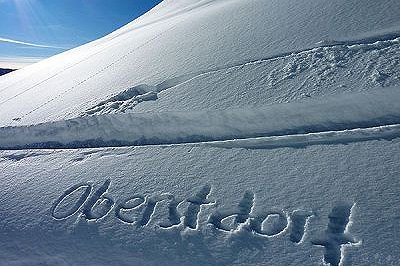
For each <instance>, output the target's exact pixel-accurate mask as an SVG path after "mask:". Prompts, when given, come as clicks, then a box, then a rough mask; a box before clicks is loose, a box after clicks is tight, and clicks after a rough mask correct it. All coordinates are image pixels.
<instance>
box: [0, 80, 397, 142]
mask: <svg viewBox="0 0 400 266" xmlns="http://www.w3.org/2000/svg"><path fill="white" fill-rule="evenodd" d="M399 100H400V91H399V89H398V88H391V89H382V90H381V91H377V92H374V93H368V94H366V93H358V94H344V95H339V96H334V97H327V98H323V99H310V100H308V101H303V102H297V103H290V104H278V105H271V106H266V107H264V108H260V109H237V110H234V109H231V110H224V111H199V112H160V113H132V114H122V115H100V116H87V117H81V118H76V119H71V120H65V121H57V122H49V123H43V124H39V125H33V126H22V127H5V128H0V147H1V148H2V149H18V148H57V147H66V148H77V147H102V146H124V145H151V144H170V143H190V142H204V141H215V140H229V139H243V138H251V137H267V136H282V135H288V134H301V133H315V132H324V131H337V130H348V129H355V128H367V127H376V126H383V125H389V124H400V105H399V104H398V102H399Z"/></svg>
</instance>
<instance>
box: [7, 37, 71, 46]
mask: <svg viewBox="0 0 400 266" xmlns="http://www.w3.org/2000/svg"><path fill="white" fill-rule="evenodd" d="M0 42H6V43H13V44H20V45H25V46H31V47H37V48H51V49H65V48H63V47H59V46H52V45H43V44H36V43H30V42H23V41H18V40H12V39H7V38H2V37H0Z"/></svg>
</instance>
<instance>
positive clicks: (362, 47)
mask: <svg viewBox="0 0 400 266" xmlns="http://www.w3.org/2000/svg"><path fill="white" fill-rule="evenodd" d="M177 26H179V23H177V24H174V25H173V26H172V27H170V28H168V29H166V30H165V31H163V32H161V33H159V34H157V35H155V36H154V37H153V38H151V39H149V40H148V41H146V42H145V43H143V44H142V45H140V46H138V47H135V48H134V49H132V50H130V51H129V52H128V53H126V54H124V55H123V56H121V57H120V58H118V59H116V60H115V61H113V62H111V63H110V64H108V65H107V66H105V67H104V68H102V69H100V70H99V71H97V72H96V73H94V74H92V75H90V76H89V77H87V78H85V79H83V80H81V81H79V82H77V83H76V84H75V85H73V86H72V87H70V88H68V89H65V90H64V91H62V92H61V93H59V94H57V95H56V96H54V97H52V98H50V99H48V100H47V101H46V102H44V103H42V104H40V105H39V106H37V107H35V108H33V109H32V110H30V111H28V112H26V113H25V114H23V115H21V116H20V117H18V118H14V119H13V121H20V120H22V119H23V118H25V117H27V116H29V115H30V114H32V113H34V112H36V111H38V110H40V109H41V108H43V107H45V106H46V105H48V104H50V103H51V102H53V101H54V100H56V99H59V98H60V97H62V96H63V95H64V94H66V93H68V92H70V91H71V90H74V89H77V88H78V87H80V86H81V85H82V84H84V83H86V82H88V81H89V80H91V79H93V78H95V77H96V76H98V75H99V74H101V73H103V72H104V71H106V70H107V69H109V68H110V67H111V66H113V65H115V64H117V63H118V62H120V61H122V60H124V59H125V58H127V57H128V56H129V55H130V54H132V53H134V52H136V51H137V50H139V49H141V48H143V47H145V46H146V45H147V44H149V43H151V42H153V41H155V40H156V39H158V38H159V37H161V36H162V35H164V34H165V33H166V32H168V31H171V30H172V29H174V28H176V27H177ZM399 43H400V35H399V33H388V34H384V35H377V36H372V37H368V38H364V39H358V40H350V41H322V42H320V43H318V44H317V45H316V46H313V47H311V48H307V49H300V50H296V51H290V52H284V53H280V54H276V55H273V56H267V57H264V58H256V59H248V60H244V61H242V62H237V63H234V64H229V65H224V66H218V67H214V68H211V69H206V70H202V71H198V72H195V73H189V74H185V75H181V76H178V77H174V78H172V79H168V80H165V81H163V82H161V83H159V84H157V85H155V86H151V85H147V84H139V85H137V86H134V87H132V88H129V89H127V90H125V91H123V92H121V93H119V94H117V95H114V96H109V98H108V99H106V100H103V101H102V102H100V103H99V104H97V105H95V106H93V107H91V108H89V109H87V110H86V111H84V112H83V113H82V114H81V116H84V115H94V114H104V113H117V112H125V111H126V110H129V109H132V108H133V107H134V106H136V105H137V104H139V103H140V102H142V101H148V100H156V99H157V95H158V93H160V92H162V91H165V90H167V89H171V88H173V87H176V86H179V85H181V84H184V83H186V82H189V81H191V80H193V79H195V78H198V77H200V76H206V75H210V74H212V73H216V72H219V71H222V70H230V69H234V68H239V67H243V66H247V65H254V64H261V63H269V62H273V61H276V60H282V59H286V58H290V57H296V56H299V55H302V54H310V53H318V52H320V49H332V50H334V51H335V50H343V49H344V50H351V51H370V50H382V49H385V48H388V47H390V46H392V45H398V44H399ZM100 52H102V51H99V52H97V53H95V54H92V55H90V56H88V57H87V58H84V59H83V60H81V61H79V62H77V63H75V64H73V65H71V66H69V67H67V68H66V69H63V70H61V71H60V72H58V73H56V74H54V75H52V76H50V77H48V78H46V79H45V80H43V81H40V82H38V83H36V84H34V85H33V86H31V87H29V88H28V89H26V90H24V91H22V92H20V93H18V94H17V95H14V96H12V97H10V98H8V99H6V100H4V101H2V102H0V106H1V105H3V104H5V103H6V102H8V101H10V100H12V99H14V98H16V97H18V96H20V95H22V94H23V93H25V92H27V91H29V90H31V89H33V88H35V87H37V86H39V85H42V84H43V83H45V82H46V81H48V80H50V79H52V78H54V77H57V76H58V75H59V74H61V73H62V72H64V71H66V70H68V69H71V68H73V67H74V66H76V65H78V64H80V63H82V62H85V61H87V60H88V59H90V58H91V57H92V56H94V55H96V54H98V53H100ZM289 75H290V74H289ZM377 78H378V79H379V77H377ZM143 86H146V87H147V89H146V90H145V91H142V92H141V93H139V94H136V95H132V97H128V98H122V99H121V95H126V93H127V92H128V93H129V92H130V91H132V90H137V89H140V88H142V87H143ZM148 94H150V95H151V96H150V97H148ZM11 123H12V122H11ZM10 125H11V124H10Z"/></svg>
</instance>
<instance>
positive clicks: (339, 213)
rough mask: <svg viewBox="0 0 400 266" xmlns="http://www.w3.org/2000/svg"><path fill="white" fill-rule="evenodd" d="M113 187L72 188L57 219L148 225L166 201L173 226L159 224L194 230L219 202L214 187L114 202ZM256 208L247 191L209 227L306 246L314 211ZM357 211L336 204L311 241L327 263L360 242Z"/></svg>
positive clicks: (56, 208)
mask: <svg viewBox="0 0 400 266" xmlns="http://www.w3.org/2000/svg"><path fill="white" fill-rule="evenodd" d="M110 184H111V181H110V180H107V181H105V182H104V183H103V185H102V186H100V187H99V188H98V189H97V190H95V191H94V192H93V193H92V190H93V186H92V185H90V184H88V183H80V184H77V185H75V186H72V187H71V188H69V189H67V190H66V191H65V192H64V193H63V194H62V195H61V196H60V197H59V198H58V199H57V200H56V201H55V202H54V204H53V206H52V207H51V215H52V217H53V218H54V219H56V220H65V219H68V218H69V217H71V216H73V215H75V214H77V213H78V212H79V213H80V215H82V216H83V217H84V218H85V219H86V220H88V221H96V220H99V219H102V218H104V217H106V216H107V215H108V214H109V213H111V212H112V210H114V215H115V217H116V218H117V219H118V220H120V221H122V222H123V223H127V224H135V225H137V226H138V227H144V226H146V225H148V224H149V223H150V220H151V218H152V215H153V213H154V212H155V209H156V206H157V203H159V202H166V203H167V206H168V213H167V220H168V222H164V223H160V224H159V226H160V227H161V228H165V229H168V228H172V227H176V226H182V227H183V228H190V229H193V230H195V229H198V226H199V225H198V220H199V219H198V217H199V214H200V211H201V206H202V205H210V204H214V203H213V202H212V201H210V200H209V199H208V196H209V195H210V193H211V186H209V185H206V186H204V187H203V188H202V189H201V190H200V191H199V192H198V193H197V194H195V195H194V196H193V197H190V198H188V199H186V200H177V199H176V198H175V196H174V195H172V194H161V195H158V196H143V195H136V196H132V197H129V198H127V199H125V200H122V201H118V202H115V201H114V200H113V199H112V198H111V197H110V196H108V194H107V192H108V189H109V187H110ZM79 193H80V194H79ZM75 194H78V195H80V196H79V197H77V196H78V195H75ZM74 195H75V197H74ZM71 198H73V199H75V201H74V200H71ZM184 202H186V203H187V204H188V206H187V208H186V211H185V212H184V214H181V213H180V212H179V211H178V206H179V205H180V204H181V203H184ZM254 205H255V196H254V194H253V192H251V191H247V192H245V193H244V195H243V197H242V199H241V200H240V202H239V204H238V206H237V207H236V209H217V210H216V211H215V212H214V213H212V214H211V215H210V216H209V218H208V224H210V225H212V226H214V227H215V228H216V229H217V230H220V231H224V232H231V231H235V230H240V229H241V230H248V231H250V232H252V233H254V234H257V235H260V236H265V237H274V236H277V235H280V234H283V233H285V232H288V235H289V240H290V241H291V242H294V243H297V244H299V243H301V242H302V240H303V238H304V234H305V230H306V225H307V222H308V220H309V219H310V218H311V217H312V216H313V214H312V213H311V212H309V211H302V210H297V211H294V212H292V213H291V214H287V213H286V212H284V211H272V212H264V213H262V214H252V212H253V208H254ZM352 207H353V206H352V205H348V204H343V205H339V206H335V207H334V208H333V209H332V211H331V213H330V215H329V223H328V227H327V229H326V230H325V232H324V233H323V234H322V235H321V236H320V237H319V238H316V239H314V240H312V244H314V245H318V246H323V247H325V254H324V260H325V262H326V263H329V264H330V265H339V264H340V262H341V260H342V258H343V248H342V247H343V246H344V245H352V244H355V243H356V240H355V239H354V238H353V237H352V236H351V235H350V234H349V233H348V232H347V227H348V224H349V221H350V216H351V209H352ZM132 211H133V212H135V211H136V212H140V214H139V217H140V218H136V219H134V218H132ZM129 213H130V214H131V216H129ZM134 217H138V216H137V215H135V216H134ZM228 219H231V220H232V219H233V222H230V223H226V221H227V220H228Z"/></svg>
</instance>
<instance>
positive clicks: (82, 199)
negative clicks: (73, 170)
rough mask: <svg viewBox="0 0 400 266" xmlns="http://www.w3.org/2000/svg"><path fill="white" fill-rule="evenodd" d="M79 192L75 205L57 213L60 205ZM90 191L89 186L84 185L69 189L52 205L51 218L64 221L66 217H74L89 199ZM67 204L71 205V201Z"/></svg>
mask: <svg viewBox="0 0 400 266" xmlns="http://www.w3.org/2000/svg"><path fill="white" fill-rule="evenodd" d="M82 190H83V191H82ZM79 191H82V192H81V193H82V194H81V196H80V197H79V199H78V200H77V201H76V202H75V204H74V205H73V206H72V207H71V208H69V209H68V210H66V211H64V212H62V213H58V212H57V210H58V209H60V208H59V206H60V205H62V203H64V202H65V201H67V200H68V198H71V197H72V196H73V195H74V194H75V193H78V192H79ZM91 191H92V186H91V185H89V184H85V183H80V184H77V185H75V186H73V187H70V188H69V189H67V190H66V191H65V192H64V193H63V194H62V195H61V196H60V197H59V198H58V199H57V200H56V201H55V202H54V203H53V206H52V207H51V209H50V211H51V216H53V218H54V219H56V220H64V219H67V218H68V217H70V216H72V215H74V214H75V213H77V212H78V210H79V209H80V208H81V207H82V205H83V203H85V201H86V200H87V198H88V197H89V195H90V192H91ZM69 204H72V200H70V201H69V202H67V204H66V205H69Z"/></svg>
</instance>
